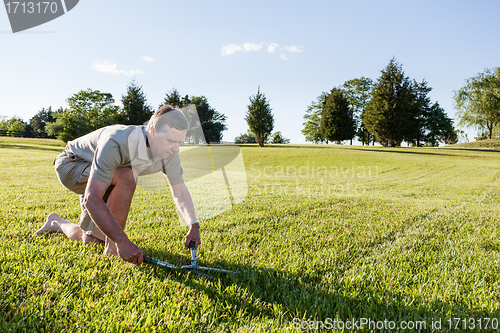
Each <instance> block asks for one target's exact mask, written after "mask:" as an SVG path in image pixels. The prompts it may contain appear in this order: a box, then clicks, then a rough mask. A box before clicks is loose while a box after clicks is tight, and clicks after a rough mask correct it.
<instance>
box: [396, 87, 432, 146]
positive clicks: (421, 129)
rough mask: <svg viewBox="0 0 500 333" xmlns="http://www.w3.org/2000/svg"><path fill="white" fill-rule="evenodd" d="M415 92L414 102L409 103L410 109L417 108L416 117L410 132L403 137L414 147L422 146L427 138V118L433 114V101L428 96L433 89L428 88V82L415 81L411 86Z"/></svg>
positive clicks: (412, 121) (412, 120)
mask: <svg viewBox="0 0 500 333" xmlns="http://www.w3.org/2000/svg"><path fill="white" fill-rule="evenodd" d="M411 89H412V91H413V97H410V98H413V100H410V101H408V102H409V103H410V106H409V108H415V110H416V116H415V118H414V119H411V120H410V121H411V127H409V130H408V132H407V133H406V134H405V135H404V136H403V137H404V140H405V141H406V142H408V143H411V144H412V145H414V146H417V147H419V146H421V141H424V140H425V138H426V133H425V132H426V131H427V128H426V124H427V118H428V117H429V115H430V112H431V105H430V104H431V99H430V98H429V97H428V96H427V95H428V94H429V92H431V90H432V88H431V87H428V86H427V82H426V81H425V80H423V81H422V82H420V83H418V82H416V81H415V80H413V83H412V85H411Z"/></svg>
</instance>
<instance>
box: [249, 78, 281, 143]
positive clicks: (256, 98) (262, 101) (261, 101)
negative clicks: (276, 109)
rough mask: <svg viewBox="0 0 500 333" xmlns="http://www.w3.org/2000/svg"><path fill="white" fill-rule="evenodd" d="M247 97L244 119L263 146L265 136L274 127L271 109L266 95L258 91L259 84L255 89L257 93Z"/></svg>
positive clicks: (265, 139)
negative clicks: (248, 103) (246, 109)
mask: <svg viewBox="0 0 500 333" xmlns="http://www.w3.org/2000/svg"><path fill="white" fill-rule="evenodd" d="M249 99H250V105H248V111H247V113H246V117H245V120H246V122H247V124H248V127H250V130H251V131H252V133H254V135H255V139H256V140H257V143H258V144H259V146H261V147H264V142H266V141H267V137H268V136H269V135H270V134H271V132H272V131H273V128H274V116H273V114H272V109H271V107H270V106H269V102H268V101H267V98H266V96H265V95H264V94H262V93H261V92H260V86H259V88H258V89H257V94H256V95H253V96H250V98H249Z"/></svg>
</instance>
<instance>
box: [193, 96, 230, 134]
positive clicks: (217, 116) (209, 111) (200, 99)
mask: <svg viewBox="0 0 500 333" xmlns="http://www.w3.org/2000/svg"><path fill="white" fill-rule="evenodd" d="M189 104H194V105H195V106H196V111H197V112H198V117H199V119H200V124H201V128H202V130H203V134H204V136H205V141H206V142H207V143H212V142H220V141H221V140H222V132H223V131H225V130H227V127H226V119H227V118H226V116H225V115H224V114H222V113H220V112H218V111H217V110H215V109H214V108H212V107H211V106H210V104H209V103H208V100H207V98H206V97H205V96H191V100H190V101H189ZM194 139H195V142H197V140H199V138H194Z"/></svg>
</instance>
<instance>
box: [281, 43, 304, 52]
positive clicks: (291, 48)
mask: <svg viewBox="0 0 500 333" xmlns="http://www.w3.org/2000/svg"><path fill="white" fill-rule="evenodd" d="M285 50H286V51H287V52H290V53H295V52H302V49H301V48H300V47H298V46H296V45H292V46H285Z"/></svg>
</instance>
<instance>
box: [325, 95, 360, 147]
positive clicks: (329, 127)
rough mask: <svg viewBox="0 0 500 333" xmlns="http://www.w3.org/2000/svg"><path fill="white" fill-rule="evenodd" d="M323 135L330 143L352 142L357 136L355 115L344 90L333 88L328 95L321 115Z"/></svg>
mask: <svg viewBox="0 0 500 333" xmlns="http://www.w3.org/2000/svg"><path fill="white" fill-rule="evenodd" d="M321 133H322V135H323V136H324V137H325V138H326V139H327V140H329V141H337V144H340V141H343V140H350V139H352V138H353V137H354V135H355V134H356V121H355V120H354V113H353V111H352V109H351V108H350V107H349V100H348V99H347V97H346V96H345V95H344V93H343V91H342V89H340V88H333V89H332V90H331V91H330V93H329V94H328V95H326V98H325V102H324V104H323V113H322V115H321Z"/></svg>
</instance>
